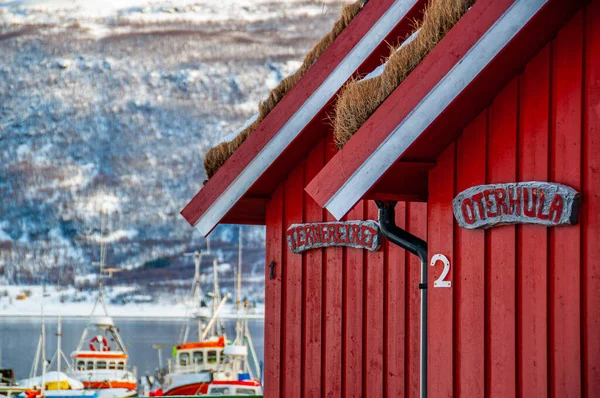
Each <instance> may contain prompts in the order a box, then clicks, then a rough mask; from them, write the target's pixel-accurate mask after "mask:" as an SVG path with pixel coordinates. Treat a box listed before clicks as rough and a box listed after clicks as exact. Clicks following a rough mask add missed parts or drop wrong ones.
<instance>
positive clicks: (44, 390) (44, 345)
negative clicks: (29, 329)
mask: <svg viewBox="0 0 600 398" xmlns="http://www.w3.org/2000/svg"><path fill="white" fill-rule="evenodd" d="M45 392H46V323H45V320H44V307H42V397H43V396H44V395H45Z"/></svg>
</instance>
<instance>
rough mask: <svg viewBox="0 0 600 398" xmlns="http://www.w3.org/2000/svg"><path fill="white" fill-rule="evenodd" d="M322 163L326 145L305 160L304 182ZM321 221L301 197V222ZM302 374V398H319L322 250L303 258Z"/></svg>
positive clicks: (318, 212)
mask: <svg viewBox="0 0 600 398" xmlns="http://www.w3.org/2000/svg"><path fill="white" fill-rule="evenodd" d="M324 163H325V143H324V141H321V142H320V143H319V144H317V146H315V148H314V149H313V150H312V152H311V153H310V155H309V157H308V159H307V160H306V174H305V181H310V180H311V179H312V178H313V177H314V176H315V175H316V174H317V173H318V172H319V170H321V167H323V164H324ZM321 221H323V210H322V209H321V208H320V207H319V205H317V203H316V202H315V201H314V200H313V199H312V198H311V197H310V196H308V195H307V194H306V193H304V222H321ZM303 268H304V299H303V303H304V322H303V323H304V341H303V344H302V350H303V351H304V352H303V354H304V372H303V374H302V379H303V390H302V391H303V394H302V395H303V396H304V397H315V398H317V397H320V396H321V348H322V344H321V335H322V328H321V321H322V317H321V315H322V309H323V308H322V305H323V301H322V297H321V296H322V294H321V293H322V291H323V250H322V249H319V250H309V251H308V252H306V253H305V254H304V264H303Z"/></svg>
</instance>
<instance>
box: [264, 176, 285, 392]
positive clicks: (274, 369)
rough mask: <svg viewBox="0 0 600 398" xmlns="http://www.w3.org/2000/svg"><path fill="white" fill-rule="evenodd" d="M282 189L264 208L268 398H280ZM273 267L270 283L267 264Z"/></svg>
mask: <svg viewBox="0 0 600 398" xmlns="http://www.w3.org/2000/svg"><path fill="white" fill-rule="evenodd" d="M283 200H284V197H283V187H279V188H278V189H277V190H276V191H275V192H274V193H273V198H272V199H271V202H270V203H269V205H268V206H267V233H266V257H265V263H266V266H265V353H264V356H265V377H264V379H265V380H264V382H265V386H264V392H265V395H266V396H268V397H273V398H278V397H280V396H281V394H280V393H281V384H280V382H281V367H280V365H281V301H282V297H281V292H282V289H281V284H282V262H283V253H282V251H283V245H284V244H285V243H284V241H283ZM271 262H274V264H275V269H274V271H275V278H274V279H271V278H270V274H271V269H270V268H269V266H268V265H269V264H270V263H271Z"/></svg>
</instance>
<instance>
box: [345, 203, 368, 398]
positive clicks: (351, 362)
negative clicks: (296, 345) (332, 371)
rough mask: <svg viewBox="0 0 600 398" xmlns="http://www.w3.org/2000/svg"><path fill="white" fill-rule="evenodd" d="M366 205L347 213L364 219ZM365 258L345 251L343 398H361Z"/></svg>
mask: <svg viewBox="0 0 600 398" xmlns="http://www.w3.org/2000/svg"><path fill="white" fill-rule="evenodd" d="M364 207H365V205H364V202H362V201H361V202H358V204H357V205H356V206H354V209H352V210H351V211H350V213H348V219H349V220H363V219H364ZM363 258H364V251H363V250H359V249H352V248H348V249H346V274H345V278H344V283H345V285H346V288H345V297H344V368H343V372H344V374H345V378H344V394H343V396H344V397H348V398H350V397H356V398H359V397H362V391H363V389H362V378H363V373H362V371H363V357H362V352H363V344H364V339H363V325H364V323H363V296H364V295H363Z"/></svg>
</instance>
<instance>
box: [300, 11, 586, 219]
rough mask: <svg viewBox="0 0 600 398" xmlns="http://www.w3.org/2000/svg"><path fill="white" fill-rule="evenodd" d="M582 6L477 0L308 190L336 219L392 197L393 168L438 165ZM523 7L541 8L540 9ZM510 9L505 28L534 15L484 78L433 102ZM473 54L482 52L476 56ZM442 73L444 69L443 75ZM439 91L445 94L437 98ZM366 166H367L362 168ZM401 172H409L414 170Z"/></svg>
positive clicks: (403, 190)
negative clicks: (361, 204) (420, 122)
mask: <svg viewBox="0 0 600 398" xmlns="http://www.w3.org/2000/svg"><path fill="white" fill-rule="evenodd" d="M585 2H586V1H584V0H576V1H566V0H548V1H544V0H536V1H528V2H524V0H520V1H516V2H513V1H507V0H479V1H478V2H477V3H476V4H475V5H474V6H473V7H472V9H471V10H469V11H468V12H467V14H465V16H464V17H463V18H462V19H461V20H460V21H459V22H458V23H457V24H456V26H455V27H454V28H453V29H452V30H451V31H450V32H449V33H448V34H447V35H446V37H445V38H444V39H442V41H441V42H440V43H439V44H438V45H437V46H436V47H435V48H434V49H433V51H432V52H431V53H430V54H429V55H428V56H427V57H426V58H425V59H424V60H423V61H422V62H421V64H420V65H419V66H418V67H417V69H415V70H414V71H413V72H412V73H411V75H409V76H408V78H407V79H406V80H405V81H404V82H403V83H402V84H401V85H400V86H399V87H398V88H396V90H395V91H394V92H393V93H392V95H390V97H388V99H387V100H386V101H385V102H384V103H383V104H382V105H381V106H380V107H379V109H378V110H377V111H376V112H375V113H374V114H373V115H372V116H371V118H369V120H368V121H367V122H366V123H365V124H364V125H363V126H362V127H361V128H360V129H359V130H358V131H357V133H356V134H355V135H354V136H353V137H352V138H351V139H350V140H349V141H348V143H347V144H346V145H345V146H344V148H343V149H341V150H340V151H339V152H338V153H337V154H336V156H335V157H334V158H333V159H332V160H331V161H330V162H329V163H328V164H327V165H326V166H325V167H324V168H323V170H321V172H320V173H319V174H318V175H317V176H316V177H315V178H314V179H313V180H312V181H311V182H310V183H309V184H308V186H307V188H306V191H307V192H308V194H309V195H310V196H312V197H313V199H315V201H316V202H317V203H318V204H319V205H321V206H322V207H324V208H326V209H327V210H328V211H329V212H330V213H331V214H332V215H334V217H336V218H338V219H340V218H342V217H343V216H344V215H345V214H346V213H347V212H348V211H349V210H350V209H351V208H352V207H353V206H354V205H355V204H356V203H357V202H358V201H359V200H361V199H365V198H371V199H373V198H377V197H378V195H379V196H386V195H387V196H389V194H388V193H386V192H385V191H384V190H382V189H381V184H382V182H383V181H384V180H389V179H390V178H391V177H390V174H391V173H394V170H395V169H397V166H394V165H397V164H398V163H399V162H400V163H402V162H406V161H407V160H408V159H410V163H417V164H419V163H423V164H431V162H434V161H435V159H436V157H437V155H438V154H439V153H441V151H442V150H443V149H444V148H445V147H446V146H447V145H448V144H449V143H451V142H452V141H453V140H454V139H456V137H457V136H458V135H459V134H460V132H461V130H462V128H464V127H465V126H466V125H467V124H468V123H469V122H470V121H471V120H473V119H474V118H475V117H476V116H477V115H478V114H479V113H480V112H481V111H482V110H483V109H485V107H486V106H488V105H489V103H490V102H491V101H492V100H493V98H494V97H495V96H496V95H497V93H498V92H499V91H500V90H501V89H502V87H504V85H505V84H507V83H508V82H509V81H510V79H512V78H513V77H514V76H515V75H517V74H518V73H519V72H520V71H521V70H522V68H523V67H524V66H525V65H526V64H527V62H528V61H529V60H530V59H531V58H532V57H533V56H534V55H535V54H536V53H537V52H538V51H539V50H541V48H542V47H543V46H544V45H545V44H546V43H547V42H548V41H550V40H551V39H552V37H553V36H554V35H555V34H556V32H557V31H558V30H559V29H560V27H561V26H563V25H564V24H565V23H566V22H567V21H568V20H569V18H571V16H573V15H574V14H575V12H576V11H577V10H578V9H580V8H581V7H582V6H583V5H584V4H585ZM513 3H514V5H513ZM511 6H512V7H511ZM523 6H534V8H535V6H537V8H538V11H535V9H532V8H527V7H525V8H523ZM517 7H521V8H517ZM502 8H504V9H502ZM511 9H512V13H513V15H512V17H511V19H505V20H504V24H505V25H506V26H508V25H511V24H513V25H514V23H515V22H516V21H518V18H514V17H515V15H514V14H515V13H516V12H520V13H521V14H520V17H523V14H522V12H525V10H526V9H528V10H529V11H535V12H533V14H532V15H530V16H529V17H528V18H524V17H523V18H522V20H521V22H522V24H521V27H520V28H519V30H518V32H517V34H516V35H515V36H513V37H512V38H510V37H508V38H507V44H506V45H504V46H500V48H499V50H498V51H497V52H496V53H495V54H492V57H491V58H490V60H489V62H486V63H485V65H483V69H482V70H481V71H480V72H479V73H475V75H474V77H473V78H472V79H471V80H469V82H468V84H466V86H465V87H464V88H463V89H462V90H460V91H459V92H458V94H457V96H456V97H454V98H450V99H448V98H443V97H439V98H434V97H433V96H435V95H444V94H447V91H448V90H446V89H447V88H445V87H443V86H441V81H442V80H443V79H444V78H445V77H446V76H449V75H450V73H452V72H453V71H454V72H456V70H459V67H458V66H457V65H459V64H462V65H461V67H463V69H464V67H465V62H468V61H467V60H468V59H467V58H466V55H465V56H464V57H463V56H462V55H460V54H467V53H468V52H471V51H476V50H475V49H473V50H471V49H472V48H475V46H476V43H477V42H479V41H480V39H481V38H482V37H483V36H484V34H485V32H487V31H488V30H491V29H493V28H495V29H497V30H496V31H495V32H493V33H490V34H494V35H496V36H497V35H499V31H498V29H499V28H500V29H502V28H503V26H498V25H500V24H501V20H502V18H503V17H507V16H508V15H509V14H508V12H509V10H511ZM494 14H495V15H496V16H494ZM505 14H506V16H505ZM490 17H493V18H490ZM486 25H487V26H486ZM497 38H498V37H496V39H497ZM469 41H471V42H472V44H470V45H469V46H468V48H467V49H466V51H465V49H464V45H465V43H468V42H469ZM461 48H462V49H461ZM461 51H462V53H461ZM457 54H459V55H457ZM473 56H477V54H471V57H473ZM471 59H472V58H471ZM467 67H468V65H467ZM443 68H445V69H446V71H444V73H442V74H440V69H443ZM450 77H451V78H452V79H454V81H457V79H463V78H464V75H462V76H458V75H454V76H450ZM424 88H425V89H424ZM440 89H442V90H444V91H441V92H438V93H436V90H440ZM444 100H445V101H446V103H445V104H444V102H443V101H444ZM428 101H429V103H431V102H435V101H438V102H439V103H441V105H439V106H437V107H431V106H429V108H423V105H424V104H427V102H428ZM434 108H435V109H434ZM391 110H394V112H391ZM433 112H435V113H433ZM424 115H428V116H432V117H433V119H432V120H431V122H430V123H429V124H426V125H425V126H422V128H421V129H420V130H419V129H418V128H416V127H415V125H414V123H413V125H411V124H410V123H411V120H410V118H411V117H412V118H419V117H421V118H425V117H424ZM412 122H414V121H412ZM409 126H410V127H411V132H412V133H414V135H413V136H412V137H411V136H410V133H407V132H403V131H402V127H404V129H405V130H406V127H409ZM384 149H385V150H384ZM367 165H368V168H365V166H367ZM404 170H405V172H411V171H410V169H409V168H405V169H404ZM392 177H393V176H392ZM405 180H406V181H407V182H405V183H403V184H402V183H401V184H398V185H397V186H395V187H394V195H396V196H397V197H402V195H404V194H409V193H410V192H411V191H414V184H413V183H411V182H410V181H411V180H410V179H405ZM387 185H390V184H387ZM421 196H423V195H421ZM425 196H426V193H425Z"/></svg>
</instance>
